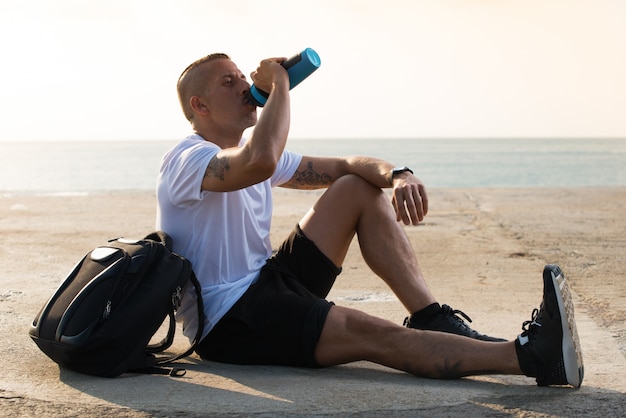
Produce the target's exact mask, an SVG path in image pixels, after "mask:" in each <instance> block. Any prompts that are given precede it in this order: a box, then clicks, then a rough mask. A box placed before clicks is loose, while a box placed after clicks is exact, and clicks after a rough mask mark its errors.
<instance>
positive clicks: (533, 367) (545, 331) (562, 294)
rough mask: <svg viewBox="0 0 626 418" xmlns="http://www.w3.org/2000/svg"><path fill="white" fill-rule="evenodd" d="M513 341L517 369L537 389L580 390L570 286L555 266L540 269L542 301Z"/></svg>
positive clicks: (580, 367) (579, 360)
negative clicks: (534, 383)
mask: <svg viewBox="0 0 626 418" xmlns="http://www.w3.org/2000/svg"><path fill="white" fill-rule="evenodd" d="M522 329H523V330H524V332H522V333H521V334H520V335H519V336H518V337H517V339H516V340H515V349H516V351H517V357H518V359H519V363H520V368H521V369H522V372H524V374H525V375H526V376H530V377H535V378H536V381H537V385H539V386H551V385H555V386H558V385H561V386H563V385H570V386H573V387H575V388H577V387H580V385H581V383H582V381H583V375H584V368H583V359H582V353H581V351H580V343H579V341H578V333H577V331H576V324H575V322H574V306H573V304H572V298H571V295H570V291H569V285H568V283H567V281H566V280H565V276H564V275H563V272H562V271H561V269H560V268H559V266H556V265H547V266H545V267H544V269H543V301H542V302H541V306H540V307H539V310H537V309H535V310H534V311H533V314H532V319H531V320H530V321H526V322H524V324H523V325H522Z"/></svg>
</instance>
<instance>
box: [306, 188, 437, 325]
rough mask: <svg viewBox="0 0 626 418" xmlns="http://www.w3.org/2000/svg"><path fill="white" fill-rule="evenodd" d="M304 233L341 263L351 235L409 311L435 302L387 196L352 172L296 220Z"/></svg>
mask: <svg viewBox="0 0 626 418" xmlns="http://www.w3.org/2000/svg"><path fill="white" fill-rule="evenodd" d="M300 227H301V228H302V230H303V231H304V233H305V234H306V236H307V237H308V238H309V239H310V240H312V241H313V242H315V244H316V245H317V247H318V248H319V249H320V250H321V251H322V252H323V253H324V254H326V256H327V257H329V258H330V259H331V260H332V261H333V262H334V263H335V265H337V266H341V265H342V264H343V261H344V259H345V256H346V253H347V251H348V247H349V246H350V243H351V241H352V239H353V237H354V234H355V233H356V234H357V236H358V240H359V244H360V246H361V252H362V254H363V258H364V259H365V261H366V263H367V264H368V266H369V267H370V268H371V269H372V271H373V272H374V273H376V274H377V275H378V276H380V277H381V278H382V279H383V280H384V281H385V282H386V283H387V284H388V285H389V287H390V288H391V290H392V291H393V292H394V293H395V294H396V296H397V297H398V299H399V300H400V301H401V302H402V304H403V305H404V306H405V307H406V308H407V310H408V311H409V312H410V313H413V312H416V311H418V310H420V309H422V308H423V307H425V306H428V305H430V304H431V303H434V302H435V301H436V300H435V298H434V296H433V295H432V294H431V292H430V290H429V289H428V286H427V285H426V282H425V280H424V277H423V276H422V273H421V271H420V268H419V265H418V261H417V258H416V256H415V253H414V251H413V248H412V247H411V243H410V242H409V240H408V238H407V236H406V234H405V232H404V230H403V227H402V225H400V224H399V223H398V222H397V221H396V215H395V213H394V211H393V208H392V206H391V203H390V201H389V198H388V197H387V196H386V195H385V194H384V193H383V191H382V190H380V189H379V188H377V187H374V186H372V185H370V184H369V183H367V182H365V181H364V180H362V179H361V178H360V177H357V176H345V177H342V178H340V179H339V180H337V181H336V182H335V183H334V184H333V185H332V186H331V187H330V188H329V189H328V190H327V191H326V192H325V193H324V195H323V196H322V197H321V198H320V199H319V200H318V201H317V202H316V204H315V205H314V206H313V208H312V209H311V210H310V211H309V212H308V213H307V214H306V215H305V216H304V218H303V219H302V220H301V221H300Z"/></svg>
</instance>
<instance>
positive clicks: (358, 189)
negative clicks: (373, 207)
mask: <svg viewBox="0 0 626 418" xmlns="http://www.w3.org/2000/svg"><path fill="white" fill-rule="evenodd" d="M332 189H335V190H339V191H341V193H342V194H343V195H345V196H350V197H352V198H357V197H364V198H366V199H368V200H370V199H372V198H375V197H377V196H380V197H382V196H384V192H383V190H382V189H381V188H380V187H377V186H375V185H373V184H372V183H370V182H368V181H367V180H364V179H363V178H362V177H359V176H357V175H356V174H347V175H345V176H342V177H340V178H339V179H337V180H336V181H335V182H334V183H333V184H332V185H331V186H330V188H329V190H332Z"/></svg>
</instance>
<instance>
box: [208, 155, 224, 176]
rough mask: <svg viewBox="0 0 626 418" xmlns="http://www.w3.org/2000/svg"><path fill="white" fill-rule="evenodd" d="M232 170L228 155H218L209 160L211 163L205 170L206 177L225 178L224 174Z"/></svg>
mask: <svg viewBox="0 0 626 418" xmlns="http://www.w3.org/2000/svg"><path fill="white" fill-rule="evenodd" d="M228 170H230V163H229V161H228V157H221V158H220V157H218V156H217V155H216V156H215V157H213V158H212V159H211V161H209V165H208V166H207V168H206V171H205V172H204V177H216V178H218V179H220V180H224V174H226V172H227V171H228Z"/></svg>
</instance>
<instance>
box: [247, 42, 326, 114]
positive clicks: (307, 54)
mask: <svg viewBox="0 0 626 418" xmlns="http://www.w3.org/2000/svg"><path fill="white" fill-rule="evenodd" d="M321 64H322V62H321V60H320V57H319V55H317V52H315V51H314V50H312V49H311V48H307V49H305V50H304V51H302V52H300V53H299V54H296V55H294V56H293V57H291V58H289V59H288V60H286V61H283V62H282V63H281V65H282V66H283V67H285V69H286V70H287V73H288V74H289V90H291V89H292V88H294V87H295V86H297V85H298V84H300V82H302V80H304V79H305V78H307V77H308V76H310V75H311V74H312V73H313V71H315V70H317V69H318V68H319V67H320V65H321ZM249 96H250V101H251V102H252V103H253V104H255V105H257V106H259V107H263V106H265V102H267V98H268V97H269V94H268V93H266V92H264V91H263V90H259V89H258V88H257V87H256V86H255V85H254V84H253V85H252V86H250V94H249Z"/></svg>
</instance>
